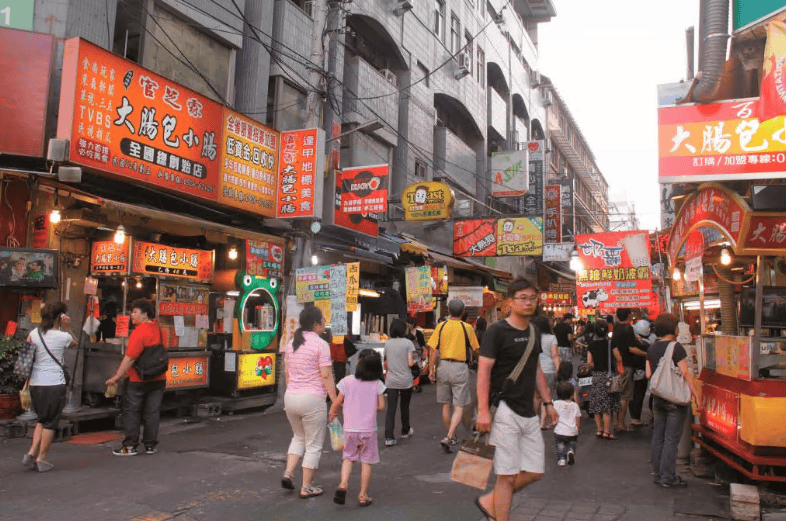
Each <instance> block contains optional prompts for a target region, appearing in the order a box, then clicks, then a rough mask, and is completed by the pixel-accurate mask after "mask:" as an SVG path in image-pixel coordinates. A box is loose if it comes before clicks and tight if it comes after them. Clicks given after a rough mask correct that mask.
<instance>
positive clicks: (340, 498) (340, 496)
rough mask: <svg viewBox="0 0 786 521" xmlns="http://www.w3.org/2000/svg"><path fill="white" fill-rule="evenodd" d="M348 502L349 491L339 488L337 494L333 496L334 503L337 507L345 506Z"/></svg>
mask: <svg viewBox="0 0 786 521" xmlns="http://www.w3.org/2000/svg"><path fill="white" fill-rule="evenodd" d="M346 502H347V491H346V490H345V489H343V488H337V489H336V493H335V495H334V496H333V503H335V504H337V505H343V504H344V503H346Z"/></svg>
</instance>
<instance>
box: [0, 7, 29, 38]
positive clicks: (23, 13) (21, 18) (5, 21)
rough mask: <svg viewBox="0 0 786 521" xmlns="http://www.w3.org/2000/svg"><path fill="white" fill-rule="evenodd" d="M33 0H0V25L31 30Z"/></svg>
mask: <svg viewBox="0 0 786 521" xmlns="http://www.w3.org/2000/svg"><path fill="white" fill-rule="evenodd" d="M34 5H35V0H0V27H12V28H14V29H24V30H26V31H32V30H33V7H34Z"/></svg>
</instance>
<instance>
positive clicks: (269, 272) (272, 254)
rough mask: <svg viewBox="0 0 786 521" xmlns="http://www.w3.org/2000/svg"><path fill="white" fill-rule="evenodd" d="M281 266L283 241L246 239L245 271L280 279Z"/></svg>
mask: <svg viewBox="0 0 786 521" xmlns="http://www.w3.org/2000/svg"><path fill="white" fill-rule="evenodd" d="M283 266H284V245H283V242H282V243H281V244H279V243H276V242H272V241H255V240H251V239H247V240H246V271H247V272H248V274H249V275H257V276H260V277H265V278H269V279H279V280H281V279H282V278H283V272H282V269H283Z"/></svg>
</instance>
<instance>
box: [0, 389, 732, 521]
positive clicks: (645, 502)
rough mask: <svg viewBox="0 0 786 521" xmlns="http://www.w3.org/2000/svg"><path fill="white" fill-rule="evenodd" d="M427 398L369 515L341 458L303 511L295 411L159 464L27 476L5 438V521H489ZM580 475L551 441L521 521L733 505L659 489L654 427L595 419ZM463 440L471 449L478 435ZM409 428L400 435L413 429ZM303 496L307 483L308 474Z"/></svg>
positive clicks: (178, 426)
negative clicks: (613, 428)
mask: <svg viewBox="0 0 786 521" xmlns="http://www.w3.org/2000/svg"><path fill="white" fill-rule="evenodd" d="M423 389H424V390H423V392H422V393H420V394H414V395H413V399H412V406H411V411H412V412H411V416H412V426H413V428H414V429H415V435H414V436H413V437H412V438H411V439H408V440H399V443H398V445H396V446H394V447H385V446H384V444H383V443H382V441H383V439H382V432H381V429H382V426H383V425H384V416H383V415H384V413H380V415H379V417H378V425H379V427H380V432H379V436H380V459H381V462H380V464H379V465H377V466H375V467H374V475H373V477H372V480H371V488H370V495H371V496H372V497H373V498H374V504H373V505H371V506H370V507H368V508H359V507H358V506H357V504H356V501H355V497H356V496H357V493H358V476H359V469H358V468H356V469H355V473H354V475H353V477H352V480H351V482H350V489H349V493H348V495H347V504H346V505H344V506H339V505H336V504H334V503H333V501H332V496H333V490H334V488H335V486H336V485H337V484H338V482H339V470H340V465H341V454H340V453H339V452H333V451H331V450H330V443H329V441H327V440H326V443H325V452H324V453H323V457H322V460H321V463H320V468H319V470H318V472H317V478H316V480H315V483H317V484H320V485H322V486H323V487H324V489H325V494H324V495H323V496H322V497H318V498H312V499H300V498H299V497H298V496H297V494H296V493H295V492H290V491H285V490H283V489H281V487H280V478H281V474H282V472H283V467H284V461H285V458H286V449H287V446H288V443H289V439H290V436H291V431H290V428H289V424H288V422H287V419H286V416H285V415H284V413H283V412H273V413H263V412H251V413H245V414H239V413H238V414H235V415H234V416H226V415H225V416H221V417H218V418H211V419H205V420H203V421H201V422H199V423H185V422H184V421H183V420H182V419H176V418H164V419H163V423H162V432H161V436H160V445H159V452H158V454H155V455H151V456H147V455H144V454H140V455H138V456H135V457H125V458H121V457H115V456H112V454H111V449H112V448H113V447H116V446H117V445H118V443H119V442H113V443H107V444H102V445H88V446H84V445H72V444H67V443H57V444H55V445H53V447H52V450H51V452H50V460H51V461H52V462H53V463H54V464H55V468H54V469H53V470H52V471H50V472H48V473H44V474H39V473H36V472H33V471H30V470H26V469H25V468H23V467H22V465H21V458H22V455H23V454H24V453H25V451H26V450H27V447H28V444H29V440H26V439H4V440H0V519H1V520H21V519H40V520H49V519H52V520H57V521H69V520H79V521H84V520H88V519H101V520H109V521H111V520H159V521H162V520H169V519H177V520H178V521H188V520H193V521H213V520H215V521H229V520H252V519H253V520H260V519H264V520H275V521H287V520H297V521H309V520H317V519H319V520H324V521H332V520H342V521H343V520H346V521H352V520H360V519H363V520H380V521H381V520H412V521H418V520H429V521H433V520H435V519H439V520H442V519H449V520H451V521H478V520H479V519H481V518H482V516H481V515H480V513H479V511H478V510H477V509H476V508H475V506H474V504H473V498H474V497H475V496H477V495H478V494H479V493H480V492H479V491H477V490H475V489H472V488H468V487H466V486H463V485H459V484H456V483H453V482H451V481H450V468H451V464H452V462H453V457H454V456H453V455H449V454H445V453H443V451H442V449H441V448H440V446H439V440H440V439H441V438H442V437H443V436H444V430H443V427H442V425H441V420H440V409H439V406H438V405H437V404H436V403H435V395H434V386H431V385H427V386H424V387H423ZM582 421H583V431H582V433H581V435H580V436H579V442H578V450H577V454H576V464H575V465H573V466H569V467H557V465H556V458H555V457H553V456H552V455H553V433H552V432H550V431H544V437H545V441H546V448H547V462H546V475H545V477H544V478H543V479H542V480H541V481H539V482H537V483H535V484H533V485H531V486H530V487H528V488H527V489H525V490H524V491H522V492H521V493H519V494H518V495H517V496H516V497H515V499H514V511H513V516H512V519H514V520H517V521H535V520H537V521H617V520H621V521H655V520H658V521H660V520H669V519H689V518H690V517H691V516H692V515H700V516H703V517H704V518H705V519H706V518H707V517H708V516H710V517H711V516H724V508H723V505H724V504H727V503H728V497H727V496H726V497H724V496H723V490H722V489H719V488H718V487H715V486H714V485H712V484H710V482H709V481H708V480H700V479H696V478H693V477H692V476H690V475H689V474H683V477H684V478H685V479H686V480H687V481H688V482H689V486H688V488H686V489H679V490H675V489H662V488H660V487H658V486H657V485H654V484H653V483H652V479H651V476H650V469H649V466H648V460H649V437H650V432H651V431H650V428H649V427H642V428H639V429H638V430H637V431H634V432H626V433H621V434H619V440H617V441H605V440H600V439H596V438H595V428H594V422H591V420H589V419H588V418H587V417H586V415H585V416H584V418H583V420H582ZM462 429H463V428H461V429H460V432H459V437H468V436H469V434H468V433H467V432H466V431H463V430H462ZM397 430H400V425H399V428H398V429H397ZM296 481H297V483H296V484H297V485H299V476H298V479H297V480H296Z"/></svg>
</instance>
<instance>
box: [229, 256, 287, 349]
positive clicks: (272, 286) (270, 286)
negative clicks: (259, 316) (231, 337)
mask: <svg viewBox="0 0 786 521" xmlns="http://www.w3.org/2000/svg"><path fill="white" fill-rule="evenodd" d="M235 284H236V285H237V288H238V290H239V291H240V296H239V297H238V299H237V302H236V303H235V316H236V317H238V318H239V319H240V320H239V324H238V325H239V327H240V332H241V333H243V334H245V333H250V335H251V341H250V344H251V348H252V349H255V350H257V351H261V350H263V349H265V348H267V347H268V346H270V344H271V343H272V342H273V339H274V338H276V335H277V334H278V328H279V323H280V322H279V316H278V315H279V304H278V298H277V297H276V293H278V279H268V278H265V277H260V276H258V275H250V274H249V273H248V272H246V271H244V270H239V271H238V272H237V275H235ZM260 296H261V297H262V299H263V300H265V302H266V303H272V310H271V311H272V317H269V322H268V323H271V322H272V327H266V328H265V329H262V330H260V329H257V328H256V327H253V324H252V323H251V322H250V319H249V318H248V317H247V311H248V310H247V309H246V305H247V304H248V303H249V302H248V301H249V298H260ZM265 297H267V298H265ZM244 312H246V316H244ZM243 318H245V320H244V319H243Z"/></svg>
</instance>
